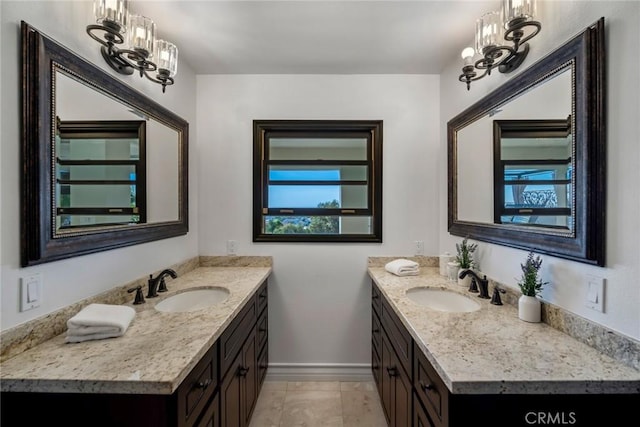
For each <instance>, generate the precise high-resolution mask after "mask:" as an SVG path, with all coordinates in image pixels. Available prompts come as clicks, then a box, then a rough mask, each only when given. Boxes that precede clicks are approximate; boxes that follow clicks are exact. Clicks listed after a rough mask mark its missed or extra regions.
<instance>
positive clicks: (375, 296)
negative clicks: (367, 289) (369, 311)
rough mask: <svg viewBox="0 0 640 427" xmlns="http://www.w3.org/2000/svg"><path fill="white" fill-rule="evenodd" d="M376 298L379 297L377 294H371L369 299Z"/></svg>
mask: <svg viewBox="0 0 640 427" xmlns="http://www.w3.org/2000/svg"><path fill="white" fill-rule="evenodd" d="M378 298H380V295H378V294H373V296H372V297H371V299H378Z"/></svg>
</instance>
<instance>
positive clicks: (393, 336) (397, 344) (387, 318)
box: [380, 299, 413, 373]
mask: <svg viewBox="0 0 640 427" xmlns="http://www.w3.org/2000/svg"><path fill="white" fill-rule="evenodd" d="M380 323H381V324H382V329H384V331H385V332H386V333H387V336H388V337H389V341H390V342H391V345H392V346H393V349H394V350H395V352H396V354H397V356H398V361H399V362H400V365H402V367H403V368H404V370H405V371H406V372H407V373H410V372H411V359H412V351H413V340H412V339H411V335H409V331H407V328H405V326H404V325H403V324H402V322H401V321H400V319H398V316H396V314H395V313H394V312H393V309H392V308H391V307H390V306H389V303H387V301H386V300H384V299H383V300H382V312H381V315H380Z"/></svg>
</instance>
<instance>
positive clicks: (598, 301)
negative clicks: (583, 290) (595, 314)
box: [585, 275, 604, 313]
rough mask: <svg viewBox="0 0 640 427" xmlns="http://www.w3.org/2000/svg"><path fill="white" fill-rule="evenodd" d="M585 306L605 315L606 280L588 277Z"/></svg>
mask: <svg viewBox="0 0 640 427" xmlns="http://www.w3.org/2000/svg"><path fill="white" fill-rule="evenodd" d="M585 305H586V306H587V307H589V308H590V309H592V310H596V311H599V312H601V313H604V278H602V277H597V276H592V275H587V296H586V300H585Z"/></svg>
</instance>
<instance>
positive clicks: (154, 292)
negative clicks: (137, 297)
mask: <svg viewBox="0 0 640 427" xmlns="http://www.w3.org/2000/svg"><path fill="white" fill-rule="evenodd" d="M166 276H171V277H172V278H174V279H175V278H176V277H178V274H176V272H175V271H173V270H172V269H170V268H167V269H164V270H162V271H161V272H160V273H159V274H158V275H157V276H156V277H155V279H154V278H153V275H152V274H150V275H149V282H148V288H149V289H148V291H147V298H154V297H157V296H158V292H167V284H166V283H165V282H164V278H165V277H166Z"/></svg>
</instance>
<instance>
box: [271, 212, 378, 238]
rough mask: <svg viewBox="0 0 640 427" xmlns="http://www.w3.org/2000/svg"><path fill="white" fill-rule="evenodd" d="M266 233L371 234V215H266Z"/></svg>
mask: <svg viewBox="0 0 640 427" xmlns="http://www.w3.org/2000/svg"><path fill="white" fill-rule="evenodd" d="M263 233H265V234H316V235H320V234H325V235H326V234H336V235H338V234H371V217H370V216H362V217H345V216H329V215H327V216H265V217H264V222H263Z"/></svg>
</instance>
